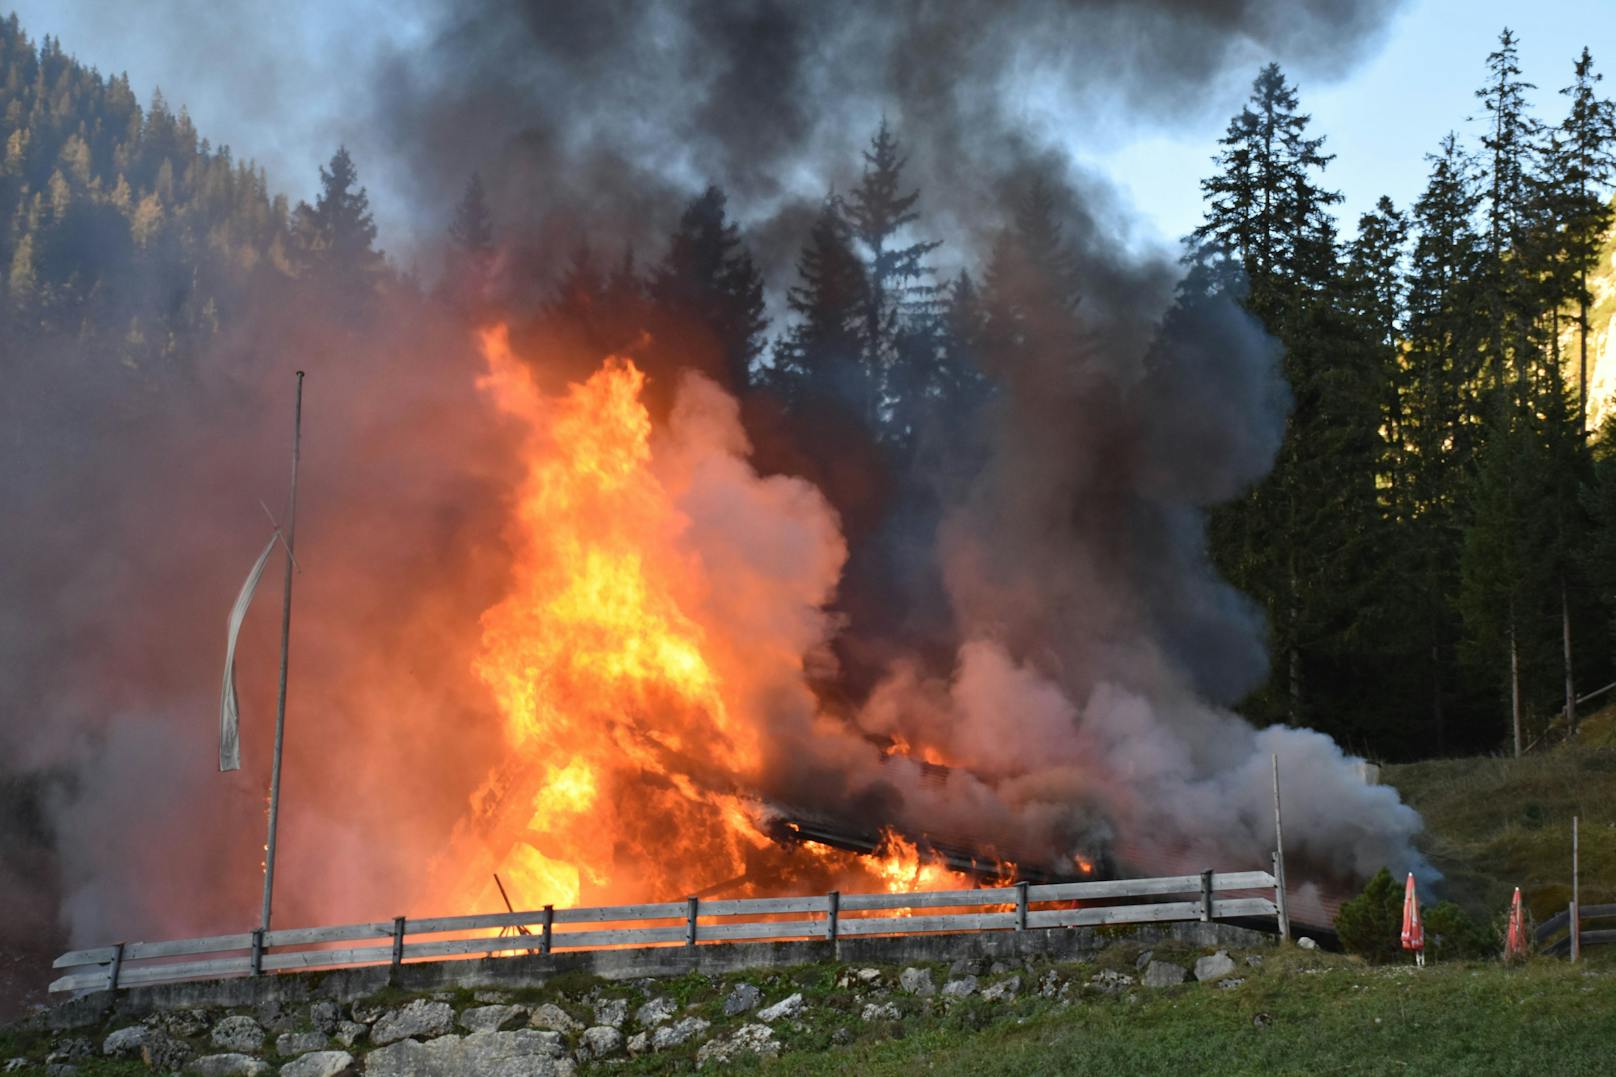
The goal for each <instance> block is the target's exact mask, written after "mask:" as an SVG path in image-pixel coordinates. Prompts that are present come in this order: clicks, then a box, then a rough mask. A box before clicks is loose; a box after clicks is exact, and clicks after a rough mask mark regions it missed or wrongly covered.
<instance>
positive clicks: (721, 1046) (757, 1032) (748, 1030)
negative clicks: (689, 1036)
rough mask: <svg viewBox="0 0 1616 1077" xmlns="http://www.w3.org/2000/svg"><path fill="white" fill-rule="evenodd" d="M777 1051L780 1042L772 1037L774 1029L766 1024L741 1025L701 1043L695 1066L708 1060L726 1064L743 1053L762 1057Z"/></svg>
mask: <svg viewBox="0 0 1616 1077" xmlns="http://www.w3.org/2000/svg"><path fill="white" fill-rule="evenodd" d="M779 1053H780V1044H779V1042H778V1041H776V1040H775V1038H774V1029H772V1028H770V1027H769V1026H768V1025H759V1024H750V1025H742V1026H741V1027H740V1028H738V1029H736V1030H735V1031H734V1032H733V1033H731V1034H730V1035H728V1036H723V1037H720V1038H718V1039H715V1040H711V1041H709V1042H707V1043H704V1044H702V1045H701V1050H699V1051H697V1052H696V1068H697V1069H700V1068H701V1067H702V1066H705V1065H706V1064H707V1063H709V1062H716V1063H718V1064H719V1065H727V1064H729V1063H730V1062H732V1061H735V1060H736V1059H738V1058H739V1057H740V1056H743V1055H755V1056H758V1057H763V1056H773V1055H777V1054H779Z"/></svg>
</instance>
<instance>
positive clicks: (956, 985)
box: [943, 976, 976, 998]
mask: <svg viewBox="0 0 1616 1077" xmlns="http://www.w3.org/2000/svg"><path fill="white" fill-rule="evenodd" d="M974 994H976V977H975V976H961V977H960V978H959V979H957V980H950V981H948V982H947V983H946V984H944V985H943V997H944V998H969V997H970V996H972V995H974Z"/></svg>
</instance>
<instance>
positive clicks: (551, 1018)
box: [528, 1002, 673, 1032]
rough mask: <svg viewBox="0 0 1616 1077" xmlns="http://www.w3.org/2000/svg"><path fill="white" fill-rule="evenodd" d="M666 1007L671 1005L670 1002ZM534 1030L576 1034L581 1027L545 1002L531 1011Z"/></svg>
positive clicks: (567, 1015)
mask: <svg viewBox="0 0 1616 1077" xmlns="http://www.w3.org/2000/svg"><path fill="white" fill-rule="evenodd" d="M668 1005H670V1006H671V1005H673V1004H672V1003H671V1002H670V1003H669V1004H668ZM528 1024H529V1025H531V1026H533V1027H534V1028H547V1029H549V1030H550V1031H552V1032H576V1031H578V1030H579V1029H580V1028H582V1027H583V1026H582V1025H580V1024H579V1023H578V1022H577V1021H574V1020H573V1019H572V1016H571V1015H570V1014H568V1013H567V1011H566V1010H563V1009H562V1008H561V1007H560V1006H557V1005H556V1004H555V1003H553V1002H546V1003H543V1004H541V1005H539V1006H535V1007H534V1009H533V1019H532V1020H530V1021H529V1022H528Z"/></svg>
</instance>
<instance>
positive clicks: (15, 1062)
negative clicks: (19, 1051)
mask: <svg viewBox="0 0 1616 1077" xmlns="http://www.w3.org/2000/svg"><path fill="white" fill-rule="evenodd" d="M28 1066H29V1062H28V1060H27V1059H26V1058H23V1057H22V1056H20V1055H19V1056H18V1057H16V1058H13V1059H11V1060H9V1061H8V1062H7V1063H6V1064H5V1065H4V1066H0V1073H16V1072H17V1071H18V1070H25V1069H27V1068H28Z"/></svg>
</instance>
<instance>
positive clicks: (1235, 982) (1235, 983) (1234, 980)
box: [1218, 976, 1246, 991]
mask: <svg viewBox="0 0 1616 1077" xmlns="http://www.w3.org/2000/svg"><path fill="white" fill-rule="evenodd" d="M1245 982H1246V981H1245V978H1244V977H1242V976H1230V977H1228V978H1227V979H1223V980H1219V981H1218V986H1219V987H1221V988H1222V989H1223V990H1225V991H1230V990H1233V989H1234V988H1236V987H1239V986H1240V985H1241V984H1243V983H1245Z"/></svg>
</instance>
